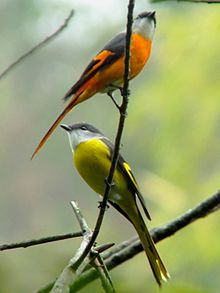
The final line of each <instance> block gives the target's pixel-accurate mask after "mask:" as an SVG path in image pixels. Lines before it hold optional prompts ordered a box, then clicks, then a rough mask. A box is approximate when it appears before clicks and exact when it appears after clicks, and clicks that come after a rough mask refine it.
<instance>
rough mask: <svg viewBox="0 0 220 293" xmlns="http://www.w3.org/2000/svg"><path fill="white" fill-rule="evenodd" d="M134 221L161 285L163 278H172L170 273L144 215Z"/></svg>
mask: <svg viewBox="0 0 220 293" xmlns="http://www.w3.org/2000/svg"><path fill="white" fill-rule="evenodd" d="M132 223H133V225H134V227H135V229H136V231H137V233H138V236H139V238H140V241H141V244H142V246H143V248H144V251H145V253H146V255H147V258H148V260H149V263H150V266H151V269H152V271H153V274H154V277H155V279H156V281H157V283H158V284H159V286H161V281H162V280H163V281H167V280H168V279H169V278H170V276H169V273H168V271H167V270H166V268H165V266H164V264H163V262H162V260H161V258H160V256H159V254H158V252H157V250H156V247H155V244H154V242H153V239H152V238H151V236H150V233H149V231H148V229H147V227H146V225H145V223H144V220H143V218H142V216H141V215H140V216H139V217H138V218H136V219H135V221H134V222H132Z"/></svg>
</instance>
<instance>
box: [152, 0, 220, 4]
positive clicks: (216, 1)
mask: <svg viewBox="0 0 220 293" xmlns="http://www.w3.org/2000/svg"><path fill="white" fill-rule="evenodd" d="M150 1H151V2H165V1H170V0H150ZM175 2H194V3H207V4H219V3H220V0H176V1H175Z"/></svg>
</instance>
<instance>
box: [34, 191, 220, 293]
mask: <svg viewBox="0 0 220 293" xmlns="http://www.w3.org/2000/svg"><path fill="white" fill-rule="evenodd" d="M219 208H220V191H218V192H216V194H214V195H212V196H210V197H209V198H208V199H206V200H204V201H203V202H201V203H200V204H198V205H197V206H196V207H194V208H193V209H190V210H189V211H187V212H186V213H184V214H183V215H181V216H179V217H177V218H176V219H174V220H172V221H170V222H169V223H167V224H166V225H163V226H161V227H158V228H154V229H152V230H151V231H150V232H151V233H150V234H151V236H152V238H153V240H154V242H155V243H157V242H159V241H161V240H163V239H165V238H167V237H170V236H172V235H174V234H175V233H176V232H178V231H180V230H181V229H183V228H184V227H186V226H187V225H189V224H191V223H193V222H195V221H197V220H199V219H201V218H203V217H206V216H208V215H210V214H211V213H213V212H215V211H217V210H218V209H219ZM142 250H143V247H142V245H141V243H140V241H139V239H138V237H137V236H135V237H132V238H131V239H128V240H126V241H124V242H122V243H120V244H119V245H116V246H114V248H112V249H111V250H110V251H109V252H108V253H106V254H105V255H104V261H105V265H106V267H107V269H108V270H111V269H113V268H115V267H116V266H118V265H120V264H122V263H124V262H125V261H127V260H128V259H130V258H132V257H134V256H135V255H137V254H138V253H139V252H141V251H142ZM97 277H98V275H97V272H96V271H95V270H94V269H90V270H87V271H85V272H84V273H83V274H82V275H81V276H80V277H79V278H78V280H77V281H76V282H74V284H73V285H72V286H71V290H70V292H77V291H78V290H80V289H81V288H83V287H85V286H86V285H87V284H88V283H90V282H92V281H93V280H95V279H97ZM52 286H53V283H50V284H48V285H46V286H45V287H43V288H42V289H40V290H38V291H36V292H37V293H46V292H50V289H51V287H52Z"/></svg>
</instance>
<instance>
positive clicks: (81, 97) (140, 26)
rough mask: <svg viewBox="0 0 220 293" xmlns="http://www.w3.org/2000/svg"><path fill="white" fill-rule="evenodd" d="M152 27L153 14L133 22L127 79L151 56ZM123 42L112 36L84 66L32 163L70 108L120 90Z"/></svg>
mask: <svg viewBox="0 0 220 293" xmlns="http://www.w3.org/2000/svg"><path fill="white" fill-rule="evenodd" d="M155 27H156V18H155V11H153V12H142V13H141V14H139V15H138V16H137V17H136V18H135V19H134V22H133V25H132V36H131V48H130V73H129V79H132V78H134V77H135V76H136V75H137V74H138V73H139V72H140V71H141V70H142V69H143V67H144V65H145V64H146V62H147V60H148V58H149V56H150V52H151V44H152V39H153V36H154V31H155ZM125 38H126V33H125V32H122V33H119V34H118V35H116V36H115V37H114V38H113V39H112V40H111V41H109V42H108V43H107V44H106V45H105V47H104V48H103V49H102V50H101V51H100V52H99V53H98V54H97V55H96V56H95V57H94V58H93V59H92V61H91V62H90V63H89V64H88V66H87V67H86V69H85V70H84V72H83V73H82V75H81V77H80V78H79V80H78V81H77V82H76V83H75V84H74V85H73V86H72V87H71V89H70V90H69V91H68V92H67V94H66V95H65V96H64V98H63V99H64V101H68V100H69V103H68V104H67V106H66V108H65V109H64V110H63V112H62V113H61V114H60V115H59V117H58V118H57V119H56V120H55V122H54V123H53V124H52V126H51V127H50V129H49V130H48V131H47V133H46V134H45V136H44V137H43V138H42V140H41V141H40V143H39V145H38V146H37V148H36V149H35V151H34V153H33V155H32V157H31V158H32V159H33V157H34V156H35V155H36V154H37V152H38V151H39V150H40V149H41V148H42V146H43V145H44V144H45V142H46V141H47V140H48V138H49V137H50V135H51V133H52V132H53V131H54V129H55V128H56V127H57V126H58V125H59V123H60V122H61V120H62V119H63V118H64V117H65V116H66V114H67V113H69V112H70V111H71V110H72V109H73V107H75V106H76V105H77V104H79V103H81V102H83V101H85V100H87V99H89V98H91V97H92V96H94V95H95V94H96V93H98V92H101V93H108V95H109V96H110V97H111V98H112V99H113V97H112V92H113V91H114V90H116V89H121V88H122V87H123V76H124V58H125ZM113 101H114V100H113Z"/></svg>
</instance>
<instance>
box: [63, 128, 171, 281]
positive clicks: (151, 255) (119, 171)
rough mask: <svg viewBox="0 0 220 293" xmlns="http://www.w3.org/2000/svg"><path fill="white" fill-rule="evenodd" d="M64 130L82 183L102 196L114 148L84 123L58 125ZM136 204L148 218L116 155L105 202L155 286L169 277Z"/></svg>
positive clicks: (127, 168) (131, 178) (126, 168)
mask: <svg viewBox="0 0 220 293" xmlns="http://www.w3.org/2000/svg"><path fill="white" fill-rule="evenodd" d="M61 127H62V128H64V129H65V130H66V131H67V134H68V137H69V141H70V147H71V149H72V152H73V161H74V163H75V166H76V169H77V170H78V172H79V174H80V175H81V176H82V178H83V179H84V180H85V181H86V183H87V184H88V185H89V186H90V187H91V188H92V189H93V190H94V191H95V192H97V193H98V194H100V195H102V196H103V195H104V192H105V188H106V183H105V180H106V178H107V176H108V174H109V170H110V166H111V160H112V155H113V149H114V146H113V144H112V143H111V142H110V140H109V139H108V138H107V137H105V136H104V134H102V133H101V132H100V131H99V130H98V129H97V128H95V127H94V126H92V125H90V124H87V123H77V124H74V125H72V126H68V125H64V124H61ZM137 200H138V201H139V202H140V204H141V206H142V208H143V211H144V213H145V215H146V217H147V218H148V219H149V220H150V215H149V213H148V210H147V208H146V205H145V201H144V198H143V196H142V195H141V193H140V190H139V187H138V184H137V181H136V179H135V177H134V175H133V173H132V171H131V168H130V166H129V165H128V163H127V162H126V161H125V160H124V159H123V158H122V156H121V155H119V159H118V164H117V167H116V170H115V172H114V176H113V181H112V187H111V190H110V193H109V197H108V202H109V203H110V204H111V205H112V206H113V207H114V208H116V209H117V210H118V211H119V212H120V213H121V214H122V215H123V216H125V217H126V218H127V219H128V220H129V221H130V222H131V223H132V224H133V226H134V228H135V229H136V231H137V234H138V236H139V238H140V241H141V243H142V246H143V248H144V251H145V253H146V255H147V257H148V260H149V263H150V266H151V269H152V271H153V274H154V277H155V279H156V281H157V283H158V284H159V285H161V281H162V280H164V281H166V280H167V279H168V278H169V273H168V272H167V270H166V268H165V266H164V264H163V262H162V260H161V258H160V256H159V254H158V252H157V250H156V247H155V245H154V242H153V240H152V238H151V236H150V233H149V231H148V229H147V227H146V225H145V222H144V220H143V218H142V215H141V212H140V210H139V208H138V205H137Z"/></svg>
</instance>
